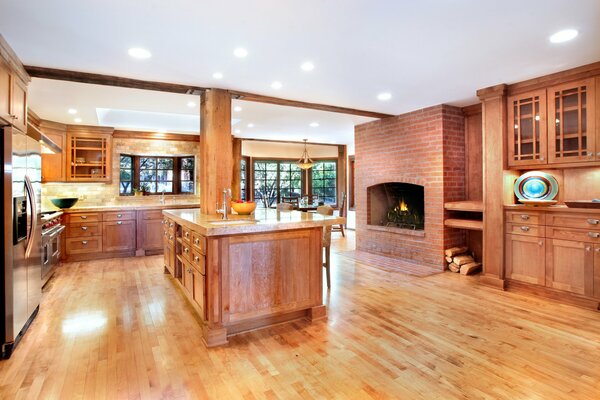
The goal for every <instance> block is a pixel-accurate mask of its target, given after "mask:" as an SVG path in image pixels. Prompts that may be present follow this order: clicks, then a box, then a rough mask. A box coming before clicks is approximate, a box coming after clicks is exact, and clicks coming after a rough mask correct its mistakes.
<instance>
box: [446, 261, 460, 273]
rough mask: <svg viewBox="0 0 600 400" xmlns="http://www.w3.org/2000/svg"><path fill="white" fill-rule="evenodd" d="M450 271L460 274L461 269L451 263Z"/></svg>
mask: <svg viewBox="0 0 600 400" xmlns="http://www.w3.org/2000/svg"><path fill="white" fill-rule="evenodd" d="M448 269H449V270H450V271H452V272H460V267H459V266H458V265H456V264H454V263H450V265H448Z"/></svg>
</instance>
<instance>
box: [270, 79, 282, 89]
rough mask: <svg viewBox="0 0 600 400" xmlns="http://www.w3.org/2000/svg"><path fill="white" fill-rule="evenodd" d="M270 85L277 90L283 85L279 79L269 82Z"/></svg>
mask: <svg viewBox="0 0 600 400" xmlns="http://www.w3.org/2000/svg"><path fill="white" fill-rule="evenodd" d="M271 87H272V88H273V89H275V90H279V89H281V88H282V87H283V84H282V83H281V82H279V81H275V82H273V83H271Z"/></svg>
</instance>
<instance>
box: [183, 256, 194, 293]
mask: <svg viewBox="0 0 600 400" xmlns="http://www.w3.org/2000/svg"><path fill="white" fill-rule="evenodd" d="M183 287H184V288H185V290H186V292H187V294H188V296H189V298H190V299H193V298H194V268H192V267H190V265H189V264H188V263H185V264H183Z"/></svg>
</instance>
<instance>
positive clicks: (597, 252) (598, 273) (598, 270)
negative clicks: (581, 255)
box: [594, 244, 600, 298]
mask: <svg viewBox="0 0 600 400" xmlns="http://www.w3.org/2000/svg"><path fill="white" fill-rule="evenodd" d="M594 297H598V298H600V245H599V244H597V245H596V246H594Z"/></svg>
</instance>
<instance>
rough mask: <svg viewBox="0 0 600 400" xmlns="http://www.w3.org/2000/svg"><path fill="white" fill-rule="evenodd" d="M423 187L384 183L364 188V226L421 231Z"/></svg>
mask: <svg viewBox="0 0 600 400" xmlns="http://www.w3.org/2000/svg"><path fill="white" fill-rule="evenodd" d="M423 189H424V188H423V186H420V185H413V184H411V183H402V182H387V183H380V184H378V185H373V186H369V187H368V188H367V210H368V213H367V224H369V225H376V226H384V227H390V228H400V229H410V230H418V231H421V230H424V229H425V202H424V190H423Z"/></svg>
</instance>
